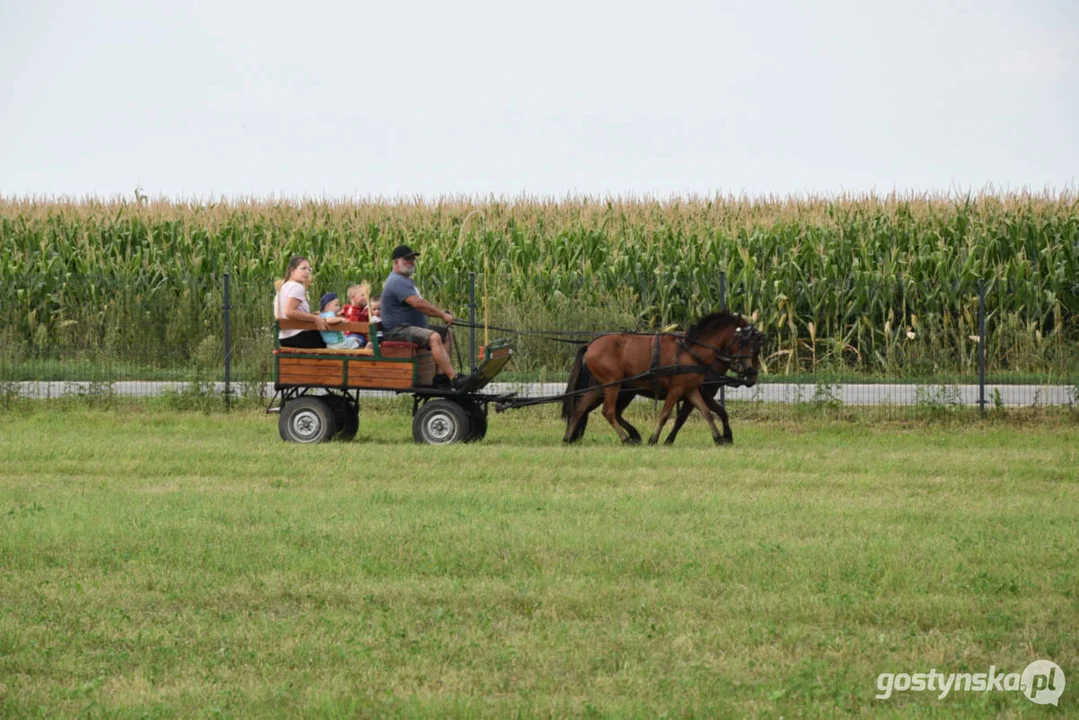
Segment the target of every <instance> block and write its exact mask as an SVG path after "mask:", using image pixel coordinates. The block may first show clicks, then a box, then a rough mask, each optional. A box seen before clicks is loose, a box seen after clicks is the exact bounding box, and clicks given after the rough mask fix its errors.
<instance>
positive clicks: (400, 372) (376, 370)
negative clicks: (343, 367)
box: [348, 360, 412, 388]
mask: <svg viewBox="0 0 1079 720" xmlns="http://www.w3.org/2000/svg"><path fill="white" fill-rule="evenodd" d="M348 384H349V387H390V388H410V387H412V363H406V362H378V361H377V360H376V361H371V360H351V361H349V364H348Z"/></svg>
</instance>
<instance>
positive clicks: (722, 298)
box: [719, 270, 727, 408]
mask: <svg viewBox="0 0 1079 720" xmlns="http://www.w3.org/2000/svg"><path fill="white" fill-rule="evenodd" d="M719 309H720V310H726V309H727V271H726V270H720V271H719ZM719 406H720V407H723V408H725V407H727V387H726V386H725V385H720V386H719Z"/></svg>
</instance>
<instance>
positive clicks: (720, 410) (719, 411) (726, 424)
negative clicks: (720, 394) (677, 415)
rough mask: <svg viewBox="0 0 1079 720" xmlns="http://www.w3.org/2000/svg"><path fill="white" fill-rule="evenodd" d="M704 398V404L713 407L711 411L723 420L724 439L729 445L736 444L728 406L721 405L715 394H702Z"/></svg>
mask: <svg viewBox="0 0 1079 720" xmlns="http://www.w3.org/2000/svg"><path fill="white" fill-rule="evenodd" d="M701 397H703V398H704V404H705V405H707V406H708V407H709V409H711V411H712V412H713V413H714V414H716V415H718V416H719V419H720V421H722V422H723V440H724V441H726V442H727V443H728V444H729V445H733V444H734V433H732V432H731V421H730V419H729V418H728V417H727V408H725V407H723V406H722V405H720V404H719V403H718V402H717V401H716V398H715V396H714V395H708V394H705V393H702V394H701Z"/></svg>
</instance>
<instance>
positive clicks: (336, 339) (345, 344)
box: [319, 292, 367, 350]
mask: <svg viewBox="0 0 1079 720" xmlns="http://www.w3.org/2000/svg"><path fill="white" fill-rule="evenodd" d="M340 309H341V301H340V300H338V299H337V293H335V292H328V293H326V294H325V295H323V296H322V301H321V302H320V303H319V314H320V315H322V317H324V318H326V324H327V325H340V324H341V323H346V322H348V319H347V318H343V317H340V316H338V314H337V312H338V311H339V310H340ZM322 339H323V340H325V341H326V347H328V348H332V349H334V350H355V349H356V348H361V347H363V346H364V345H366V344H367V343H366V341H364V339H363V338H362V337H357V336H355V335H349V336H347V337H346V336H345V334H344V333H343V332H341V331H340V330H324V331H323V332H322Z"/></svg>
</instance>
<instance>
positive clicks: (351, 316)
mask: <svg viewBox="0 0 1079 720" xmlns="http://www.w3.org/2000/svg"><path fill="white" fill-rule="evenodd" d="M370 294H371V284H370V283H366V282H362V283H360V284H359V285H349V286H348V290H346V291H345V296H346V297H348V305H345V307H344V308H342V310H341V314H342V315H343V316H344V317H345V318H347V319H348V321H349V322H368V316H367V296H368V295H370ZM345 337H354V338H356V339H357V340H359V341H360V347H363V346H364V345H366V344H367V338H366V337H364V336H363V334H362V333H345Z"/></svg>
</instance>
